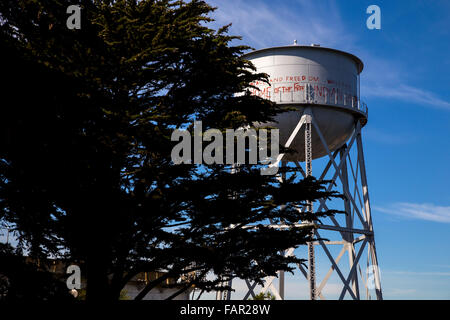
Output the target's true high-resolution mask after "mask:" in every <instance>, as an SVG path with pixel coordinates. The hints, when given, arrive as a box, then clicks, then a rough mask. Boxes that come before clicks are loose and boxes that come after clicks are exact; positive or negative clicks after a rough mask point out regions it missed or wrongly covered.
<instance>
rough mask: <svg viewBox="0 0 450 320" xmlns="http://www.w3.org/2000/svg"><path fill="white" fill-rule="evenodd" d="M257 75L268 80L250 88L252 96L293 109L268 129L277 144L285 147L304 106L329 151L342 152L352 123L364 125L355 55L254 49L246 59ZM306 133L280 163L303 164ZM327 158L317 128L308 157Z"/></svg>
mask: <svg viewBox="0 0 450 320" xmlns="http://www.w3.org/2000/svg"><path fill="white" fill-rule="evenodd" d="M244 58H245V59H247V60H249V61H251V62H252V63H253V65H254V66H255V67H256V69H257V72H264V73H267V74H268V75H269V82H270V84H267V83H265V82H255V83H252V84H253V85H254V86H255V87H257V88H258V89H259V90H257V89H251V94H253V95H258V96H260V97H263V98H266V99H270V100H272V101H274V102H276V103H277V104H280V105H283V106H289V107H291V108H295V111H288V112H285V113H283V114H280V115H279V116H277V117H276V118H275V123H270V124H269V125H272V126H275V127H278V128H279V129H280V143H282V144H283V145H284V144H285V143H286V141H287V139H288V138H289V136H290V134H291V133H292V131H293V130H294V128H295V126H296V125H297V123H298V122H299V120H300V118H301V116H302V114H303V111H304V110H305V108H306V107H311V110H312V113H313V117H314V119H315V121H316V123H317V124H318V126H319V128H320V130H321V132H322V134H323V136H324V138H325V140H326V143H327V145H328V148H329V149H330V151H334V150H336V149H338V148H340V147H341V146H342V145H343V144H344V143H345V142H346V141H347V140H348V139H349V137H350V136H351V134H352V132H353V130H354V128H355V125H356V122H357V121H360V122H361V124H362V126H364V125H365V124H366V122H367V108H366V106H365V104H363V103H362V102H361V101H360V99H359V74H360V73H361V71H362V69H363V63H362V61H361V60H360V59H359V58H357V57H356V56H354V55H352V54H350V53H347V52H343V51H340V50H336V49H331V48H325V47H321V46H319V45H316V44H314V45H311V46H301V45H292V46H283V47H273V48H266V49H260V50H255V51H252V52H249V53H247V54H245V55H244ZM304 141H305V139H304V131H303V130H300V132H299V134H298V135H297V137H296V138H295V139H294V141H293V143H292V144H291V148H293V149H295V150H296V151H297V152H296V153H295V154H289V155H288V154H287V155H285V157H284V158H283V160H284V161H305V145H304ZM326 154H327V152H326V149H325V148H324V147H323V144H322V143H321V141H320V138H319V136H318V135H317V133H316V131H315V129H313V132H312V157H313V159H316V158H320V157H323V156H325V155H326Z"/></svg>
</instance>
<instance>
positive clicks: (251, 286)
mask: <svg viewBox="0 0 450 320" xmlns="http://www.w3.org/2000/svg"><path fill="white" fill-rule="evenodd" d="M302 127H303V129H304V130H305V151H306V152H305V170H303V168H302V165H301V164H300V163H299V162H298V161H295V162H294V164H295V165H296V166H297V167H298V168H299V169H300V170H299V171H300V173H301V174H302V176H303V177H307V176H309V175H311V174H312V166H311V162H312V157H311V154H312V145H311V141H312V140H311V135H312V132H313V129H314V132H315V134H317V135H318V137H319V138H320V141H321V143H322V144H323V147H324V148H325V150H326V152H327V155H328V162H327V164H326V166H325V167H324V169H323V171H322V172H321V173H320V175H319V174H318V173H316V174H315V176H316V177H319V178H318V179H319V180H322V179H325V177H326V175H327V174H329V175H332V178H331V179H328V178H326V179H327V180H331V181H330V183H329V184H328V186H327V191H331V190H332V188H333V186H334V185H335V184H336V183H338V182H340V184H341V186H342V190H339V191H340V192H341V193H343V194H344V196H345V199H344V208H345V217H343V219H340V220H339V217H337V216H335V217H329V218H326V221H323V222H322V223H321V224H315V225H314V229H313V232H314V235H315V237H316V239H320V238H322V236H321V233H322V232H331V233H332V234H333V235H334V236H335V237H337V238H338V240H337V241H336V240H335V241H325V240H315V241H314V242H313V243H308V260H309V266H308V270H305V268H304V267H303V266H302V265H298V268H299V270H300V272H301V273H302V274H303V276H304V277H305V279H306V280H307V281H308V283H309V289H310V299H322V300H325V294H326V293H325V291H326V287H327V283H328V280H329V279H330V276H331V275H332V274H333V273H336V274H337V277H338V280H339V281H340V283H341V284H342V289H341V291H340V294H339V297H338V298H339V300H343V299H345V298H351V299H355V300H359V299H363V298H365V299H372V298H375V299H378V300H381V299H382V298H383V296H382V290H381V282H380V274H379V269H378V259H377V254H376V248H375V238H374V231H373V225H372V216H371V208H370V201H369V191H368V185H367V177H366V168H365V163H364V152H363V145H362V138H361V123H360V121H359V119H357V117H355V129H354V132H353V134H352V135H351V137H350V139H349V140H348V141H347V143H346V144H344V145H343V146H342V147H340V148H339V149H338V150H335V151H334V152H333V153H332V152H331V151H330V150H329V148H328V145H327V143H326V141H325V139H324V137H323V134H322V132H321V130H320V128H319V126H318V124H317V123H316V121H315V119H314V116H313V113H312V110H311V107H307V108H305V111H304V112H303V115H302V117H301V118H300V120H299V122H298V124H297V125H296V127H295V129H294V130H293V131H292V133H291V135H290V136H289V139H288V140H287V142H286V145H285V146H286V147H289V146H290V145H291V143H292V141H293V140H294V138H295V137H296V136H297V135H298V133H299V132H300V129H301V128H302ZM355 142H356V143H355ZM352 147H354V149H356V150H354V151H356V152H355V153H356V159H354V160H352V157H351V153H350V151H351V150H352ZM283 156H284V154H280V155H279V156H278V158H277V163H276V164H275V165H280V164H281V165H284V163H283V162H282V158H283ZM279 179H283V177H279ZM349 181H350V182H352V184H353V190H351V188H350V184H349ZM329 205H330V204H329V203H328V200H326V199H322V200H320V201H319V203H318V208H317V210H316V211H315V212H320V211H322V210H328V208H329ZM304 210H311V212H313V211H312V210H313V207H312V203H311V204H308V205H307V206H306V208H304ZM341 216H342V215H341ZM324 220H325V219H324ZM342 220H344V221H342ZM271 226H273V227H277V228H285V227H287V226H286V225H282V224H281V225H273V224H272V225H271ZM297 226H298V227H302V226H311V222H309V221H299V223H298V224H297ZM315 246H317V248H315ZM330 246H341V250H340V252H339V254H337V256H333V254H332V252H331V251H330V248H331V247H330ZM320 249H321V250H320ZM319 251H320V253H321V254H322V255H323V254H325V256H326V258H327V259H328V262H329V269H328V272H327V273H326V274H325V275H324V276H323V277H322V279H317V278H316V277H317V275H316V265H315V260H316V255H317V254H318V253H319ZM364 252H366V254H367V260H366V263H365V272H363V271H362V270H363V268H364V264H363V262H362V261H363V259H362V256H363V253H364ZM345 253H347V255H348V265H344V263H343V260H341V258H342V257H343V255H344V254H345ZM294 254H296V253H295V252H294V248H290V249H288V250H286V251H285V255H286V256H290V255H294ZM362 267H363V268H362ZM275 278H276V277H274V276H271V277H267V278H266V279H265V284H264V286H263V287H262V289H261V291H260V292H262V293H266V292H267V291H268V290H270V292H271V293H272V294H273V295H274V296H275V298H276V299H278V300H282V299H284V297H285V292H284V290H285V288H286V286H285V283H284V273H283V272H279V289H277V288H276V287H275V286H274V279H275ZM318 280H320V282H317V284H318V285H317V286H316V281H318ZM245 283H246V285H247V288H248V291H247V293H246V294H245V296H244V300H246V299H248V298H250V297H255V295H256V294H255V291H256V286H257V284H256V283H251V282H250V281H248V280H245ZM230 285H231V283H230ZM360 289H364V291H365V297H362V296H361V292H360ZM218 298H219V299H224V298H226V299H230V294H229V293H228V294H227V295H220V297H219V296H218Z"/></svg>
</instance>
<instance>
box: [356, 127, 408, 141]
mask: <svg viewBox="0 0 450 320" xmlns="http://www.w3.org/2000/svg"><path fill="white" fill-rule="evenodd" d="M364 130H365V132H364V137H365V138H367V139H369V140H371V141H375V142H379V143H382V144H388V145H401V144H408V143H413V142H414V137H413V136H411V135H406V134H405V133H402V132H392V131H390V132H388V131H386V130H384V129H380V128H375V127H372V126H370V125H368V126H367V127H366V128H365V129H364Z"/></svg>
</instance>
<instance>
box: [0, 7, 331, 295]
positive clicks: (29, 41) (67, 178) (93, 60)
mask: <svg viewBox="0 0 450 320" xmlns="http://www.w3.org/2000/svg"><path fill="white" fill-rule="evenodd" d="M71 4H74V3H73V0H70V1H64V0H60V1H39V0H37V1H36V0H33V1H32V0H2V1H1V3H0V18H1V20H0V24H1V26H0V41H1V48H2V53H3V58H2V59H0V64H1V66H0V70H2V77H3V79H4V80H6V81H5V82H6V83H5V85H3V86H1V87H0V92H1V97H2V106H1V108H0V130H1V142H0V219H2V220H3V221H7V222H8V223H10V224H12V225H14V227H15V229H16V231H17V232H18V234H19V244H20V245H21V246H23V247H24V248H25V249H27V250H29V254H30V255H31V256H33V257H41V258H45V257H49V256H58V257H63V258H66V259H75V260H78V261H83V262H84V263H85V266H86V267H85V268H86V270H82V272H84V273H85V274H84V275H86V276H87V299H91V300H101V299H106V300H113V299H118V297H119V295H120V291H121V289H122V288H123V286H124V285H125V283H127V281H129V280H130V279H131V278H132V277H133V276H135V275H136V274H137V273H139V272H141V271H152V270H163V271H166V273H165V275H164V276H163V277H161V278H159V279H157V280H155V281H152V282H150V283H149V284H148V285H147V287H146V288H145V290H144V291H143V292H142V293H141V294H140V295H139V296H138V297H137V299H141V298H142V297H143V296H144V295H145V293H146V292H148V291H149V290H150V289H151V288H152V287H154V286H156V285H158V284H159V283H161V282H163V281H164V280H165V279H166V278H168V277H173V278H179V277H181V276H182V275H187V276H185V277H184V281H185V283H186V286H185V288H187V287H188V286H189V285H191V284H193V283H194V284H195V285H196V287H198V288H202V289H205V290H211V289H214V288H217V285H218V280H211V279H212V278H210V277H206V276H205V275H206V274H208V272H213V273H214V275H215V276H220V279H222V280H227V279H229V278H230V277H241V278H248V279H253V280H257V281H261V279H262V278H263V277H264V276H267V275H275V273H276V271H277V270H281V269H283V270H291V267H292V263H298V262H301V260H299V259H297V258H293V257H289V258H285V257H284V256H283V255H282V254H281V253H280V252H281V251H282V250H285V249H287V248H289V247H295V246H298V245H300V244H304V243H305V242H306V241H307V240H309V229H308V228H303V229H300V228H295V227H293V226H291V227H289V228H286V229H273V228H272V229H271V228H267V227H264V223H266V222H267V221H269V219H271V220H272V221H274V222H280V221H283V222H284V223H286V224H291V225H292V224H294V223H296V222H298V221H299V220H305V219H307V220H317V219H319V218H320V217H321V216H324V215H329V214H333V213H334V212H322V213H320V214H314V215H307V214H305V213H300V212H299V211H298V209H299V208H301V207H302V206H303V205H304V204H305V202H306V201H307V200H312V201H314V200H317V199H319V198H324V197H332V196H336V195H335V194H334V193H327V192H325V191H324V190H325V189H324V188H323V184H322V183H321V182H318V181H316V180H314V179H313V178H311V179H307V180H301V181H298V180H294V179H290V180H289V179H288V180H286V181H284V182H283V183H280V182H279V181H278V180H277V179H276V177H275V176H263V175H261V174H260V171H259V166H258V165H242V166H241V167H240V168H239V170H238V171H237V172H236V173H234V174H231V172H230V167H229V166H227V165H209V166H205V165H203V166H201V165H175V164H174V163H173V162H172V161H171V157H170V156H171V150H172V148H173V146H174V142H172V141H171V140H170V137H171V133H172V131H173V129H174V128H177V127H182V126H186V125H189V124H190V123H192V120H193V119H194V118H195V119H196V120H201V121H202V122H203V129H204V130H207V129H208V128H218V129H221V130H224V129H226V128H234V129H236V128H239V127H241V126H245V125H252V124H253V123H254V122H255V121H259V122H265V121H268V120H271V119H273V116H275V115H276V114H278V113H279V112H282V111H283V110H281V109H280V108H279V107H277V106H276V105H275V104H273V103H271V102H270V101H266V100H263V99H261V98H258V97H255V96H251V95H250V93H249V89H250V88H251V85H250V83H251V82H252V81H255V80H260V81H267V78H266V76H265V75H263V74H258V73H255V72H254V71H255V70H254V68H253V66H252V65H251V64H250V63H249V62H248V61H246V60H244V59H243V58H241V54H242V53H243V52H244V51H245V50H247V49H249V48H248V47H246V46H233V45H231V44H230V42H231V41H232V40H233V39H236V38H237V37H234V36H229V35H228V33H227V32H228V29H227V27H224V28H222V29H220V30H218V31H214V30H212V29H210V28H208V27H207V26H206V25H207V22H209V21H210V20H211V19H210V18H209V17H208V14H209V13H210V12H211V11H212V10H213V8H211V7H210V6H209V5H207V4H206V3H204V2H203V1H197V0H193V1H190V2H184V1H170V0H160V1H151V0H143V1H131V0H122V1H120V0H119V1H80V5H81V8H82V10H81V12H82V16H81V19H82V20H81V29H80V30H76V29H75V30H69V29H67V27H66V19H67V17H68V14H66V8H67V6H69V5H71ZM239 92H244V93H245V94H243V95H236V93H239ZM286 170H288V171H295V170H294V169H286ZM281 205H284V207H283V209H282V208H281V207H280V206H281ZM246 225H253V226H254V227H252V228H248V227H245V226H246ZM185 288H184V289H185Z"/></svg>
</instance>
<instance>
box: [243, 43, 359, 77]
mask: <svg viewBox="0 0 450 320" xmlns="http://www.w3.org/2000/svg"><path fill="white" fill-rule="evenodd" d="M300 48H301V49H310V50H325V51H329V52H333V53H339V54H342V55H345V56H347V57H349V58H351V59H352V60H353V61H354V62H355V63H356V64H357V66H358V74H359V73H361V71H362V70H363V68H364V63H363V62H362V61H361V59H359V58H358V57H357V56H355V55H353V54H351V53H348V52H345V51H341V50H337V49H333V48H327V47H321V46H319V45H313V46H302V45H296V44H294V45H289V46H279V47H270V48H263V49H257V50H253V51H250V52H247V53H244V54H243V55H242V56H243V57H247V56H249V55H251V54H254V53H260V52H265V51H270V50H279V49H300Z"/></svg>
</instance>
